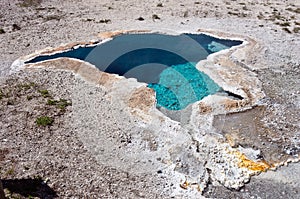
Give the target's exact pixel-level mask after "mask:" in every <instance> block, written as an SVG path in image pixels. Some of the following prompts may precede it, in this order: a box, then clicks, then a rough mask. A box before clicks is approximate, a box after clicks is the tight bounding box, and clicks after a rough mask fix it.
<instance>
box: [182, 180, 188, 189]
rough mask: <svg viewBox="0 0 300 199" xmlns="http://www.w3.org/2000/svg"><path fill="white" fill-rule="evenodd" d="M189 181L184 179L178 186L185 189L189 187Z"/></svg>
mask: <svg viewBox="0 0 300 199" xmlns="http://www.w3.org/2000/svg"><path fill="white" fill-rule="evenodd" d="M189 185H190V183H188V181H184V182H183V183H182V184H180V187H181V188H182V189H187V188H188V187H189Z"/></svg>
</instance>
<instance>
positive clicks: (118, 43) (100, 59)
mask: <svg viewBox="0 0 300 199" xmlns="http://www.w3.org/2000/svg"><path fill="white" fill-rule="evenodd" d="M241 43H242V42H241V41H236V40H224V39H218V38H214V37H211V36H208V35H204V34H181V35H176V36H174V35H164V34H156V33H149V34H123V35H120V36H116V37H115V38H113V39H111V40H108V41H105V42H103V43H100V44H99V45H96V46H85V47H78V48H73V49H70V50H68V51H65V52H58V53H55V54H51V55H41V56H38V57H35V58H34V59H32V60H29V61H27V62H25V63H37V62H41V61H45V60H49V59H55V58H60V57H69V58H75V59H80V60H83V61H86V62H89V63H91V64H93V65H95V66H96V67H97V68H98V69H99V70H101V71H104V72H107V73H114V74H118V75H121V76H125V77H127V78H136V79H137V80H138V81H139V82H145V83H147V84H148V87H149V88H152V89H154V90H155V92H156V99H157V106H158V107H164V108H166V109H169V110H181V109H184V108H185V107H187V106H188V105H189V104H191V103H194V102H196V101H199V100H201V99H202V98H204V97H205V96H208V95H210V94H214V93H216V92H218V91H219V90H220V89H221V88H220V87H219V86H218V85H217V84H216V83H215V82H214V81H213V80H212V79H210V78H209V77H208V76H207V75H206V74H204V73H202V72H200V71H199V70H197V69H196V67H195V66H196V63H198V62H199V61H200V60H203V59H206V57H207V56H208V55H209V54H211V53H215V52H218V51H220V50H224V49H228V48H230V47H232V46H236V45H240V44H241Z"/></svg>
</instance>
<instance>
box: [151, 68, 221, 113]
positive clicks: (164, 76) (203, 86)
mask: <svg viewBox="0 0 300 199" xmlns="http://www.w3.org/2000/svg"><path fill="white" fill-rule="evenodd" d="M195 65H196V63H193V62H188V63H186V64H178V65H174V66H171V67H169V68H167V69H165V70H164V71H162V73H161V74H160V75H159V82H158V83H152V84H149V85H148V87H149V88H152V89H154V90H155V92H156V99H157V105H158V106H159V107H165V108H167V109H169V110H181V109H183V108H185V107H187V106H188V105H189V104H191V103H194V102H196V101H199V100H201V99H203V98H204V97H205V96H208V95H210V94H214V93H216V92H217V91H219V90H220V89H221V88H220V87H219V86H218V85H217V84H216V83H215V82H214V81H213V80H211V79H210V78H209V77H208V76H207V75H206V74H205V73H202V72H200V71H199V70H197V69H196V67H195Z"/></svg>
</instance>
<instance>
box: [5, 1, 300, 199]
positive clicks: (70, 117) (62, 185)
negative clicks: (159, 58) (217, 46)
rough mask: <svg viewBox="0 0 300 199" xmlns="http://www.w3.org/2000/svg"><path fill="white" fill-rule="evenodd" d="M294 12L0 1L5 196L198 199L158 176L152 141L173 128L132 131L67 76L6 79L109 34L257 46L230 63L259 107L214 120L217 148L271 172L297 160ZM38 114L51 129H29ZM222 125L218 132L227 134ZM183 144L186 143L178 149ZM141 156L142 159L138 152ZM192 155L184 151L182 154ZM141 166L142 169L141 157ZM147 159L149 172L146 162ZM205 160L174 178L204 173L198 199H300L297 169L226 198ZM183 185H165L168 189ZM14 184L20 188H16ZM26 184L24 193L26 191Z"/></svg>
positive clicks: (262, 7) (112, 108)
mask: <svg viewBox="0 0 300 199" xmlns="http://www.w3.org/2000/svg"><path fill="white" fill-rule="evenodd" d="M299 9H300V4H299V1H297V0H289V1H275V0H265V1H239V0H235V1H229V0H227V1H226V0H218V1H208V0H204V1H179V0H176V1H167V0H166V1H165V0H161V1H156V0H153V1H147V3H145V2H144V3H142V5H141V2H139V1H137V0H126V1H106V0H103V1H97V0H87V1H80V0H78V1H74V0H66V1H57V0H48V1H46V0H44V1H43V0H22V1H17V0H12V1H4V0H2V1H1V2H0V33H1V34H0V41H1V46H2V48H1V49H0V54H1V56H0V58H1V59H0V76H1V85H0V88H1V92H2V94H7V93H10V94H9V95H3V96H2V94H1V93H0V94H1V95H0V96H2V98H3V100H1V101H0V102H1V103H0V109H1V115H0V118H1V121H0V122H1V127H0V143H1V145H0V152H1V153H0V169H1V170H0V171H1V173H0V176H1V179H2V181H3V184H4V188H6V195H7V196H10V197H12V196H22V197H28V195H30V196H34V197H38V198H53V197H55V196H57V197H59V198H83V197H86V198H170V197H175V198H185V197H187V198H197V197H201V196H200V193H199V192H197V191H196V192H195V191H193V190H189V189H188V190H185V189H183V188H180V186H179V182H178V183H177V181H176V180H172V174H173V173H172V172H171V173H168V172H167V170H168V169H164V167H165V165H166V164H165V163H164V161H163V160H164V155H165V152H164V151H163V149H165V148H163V147H161V146H160V144H156V142H155V140H158V138H157V137H155V136H158V135H156V134H155V133H156V131H157V132H161V133H165V132H164V131H169V132H172V131H173V130H170V129H171V128H177V127H176V125H177V124H176V125H175V123H174V122H170V125H171V126H172V127H171V126H170V129H168V128H167V127H157V126H155V124H151V125H153V126H151V127H148V126H147V124H142V125H141V124H140V123H141V121H139V120H138V119H136V118H134V117H128V115H126V113H124V112H126V111H124V112H123V110H121V109H120V107H118V106H117V105H114V103H113V101H112V100H111V99H110V97H109V95H107V92H108V90H105V89H104V88H102V87H99V86H95V85H93V84H90V83H88V82H85V81H83V80H82V79H80V78H78V77H77V76H76V75H74V74H73V73H71V72H67V71H61V70H60V71H53V70H38V71H30V72H28V71H27V72H21V73H19V74H13V75H11V76H8V73H9V70H10V66H11V64H12V62H13V61H14V60H16V59H17V58H19V57H20V56H24V55H28V54H30V53H33V52H34V51H36V50H40V49H43V48H46V47H49V46H50V47H57V46H59V45H60V44H62V43H71V42H75V41H90V40H92V39H97V35H98V33H101V32H106V31H114V30H144V29H150V30H168V32H175V31H176V32H196V31H197V30H198V29H201V30H213V31H218V32H229V33H234V34H239V35H244V36H248V37H251V38H253V39H254V40H255V41H257V42H258V43H259V46H260V48H259V49H258V50H259V52H260V53H259V54H255V56H252V55H251V54H249V55H248V56H247V58H246V59H243V60H238V61H239V62H240V63H242V64H244V65H246V66H247V69H250V70H252V71H253V72H254V73H255V74H256V75H257V77H258V79H259V80H260V81H261V82H262V88H263V91H264V92H265V94H266V97H265V98H263V99H262V100H261V101H260V102H259V104H256V105H262V106H263V107H264V108H263V110H262V109H260V108H259V109H253V110H251V111H249V112H247V111H246V112H243V113H233V114H226V115H222V114H221V115H219V116H216V117H215V118H214V128H216V129H219V130H218V132H219V133H221V134H223V135H224V136H225V137H227V138H228V136H229V137H231V138H233V140H234V143H233V145H235V146H239V145H240V146H243V147H250V148H253V149H255V150H256V149H259V150H260V151H261V152H262V155H263V156H264V159H266V160H267V161H269V162H271V163H272V162H281V161H285V160H287V159H289V158H293V159H296V158H298V155H299V151H300V143H299V140H300V129H299V128H300V127H299V121H300V115H299V109H300V95H299V85H300V82H299V79H300V78H299V77H300V74H299V73H300V57H299V49H300V40H299V38H300V10H299ZM237 59H239V58H237ZM31 82H34V84H31ZM128 85H131V84H128ZM43 89H44V90H45V89H47V90H48V91H49V93H50V96H46V97H45V96H43V95H42V94H41V92H40V90H43ZM128 90H129V91H131V90H130V88H128ZM28 98H31V99H30V100H28ZM49 99H54V100H59V99H66V100H68V101H69V102H72V106H67V107H66V108H65V109H64V110H63V111H62V110H61V109H60V108H57V106H52V105H49V104H48V100H49ZM45 114H47V115H49V116H50V117H52V118H54V123H53V125H52V126H50V127H48V126H46V127H41V126H37V125H36V123H35V121H36V118H38V117H40V116H42V115H45ZM237 118H239V119H237ZM253 118H256V119H253ZM257 118H258V119H257ZM95 120H96V121H97V123H95ZM220 121H221V124H222V126H221V127H220V125H219V124H220ZM224 121H227V122H225V126H224ZM168 124H169V123H168ZM143 125H144V127H141V126H143ZM145 126H147V127H145ZM160 128H161V129H163V130H161V129H160ZM180 128H181V127H180ZM188 128H189V127H187V128H186V129H188ZM247 128H248V129H247ZM99 129H100V130H99ZM165 129H166V130H165ZM182 129H183V130H182V132H186V131H189V130H184V129H185V127H182ZM232 129H234V131H231V130H232ZM253 129H255V130H253ZM174 132H179V131H177V130H174ZM140 135H144V136H141V137H140ZM154 135H155V136H154ZM171 135H172V134H170V136H171ZM173 136H174V137H176V135H173ZM166 137H167V136H166ZM183 137H184V136H183ZM178 138H179V137H178ZM189 139H190V138H189V136H186V137H184V138H182V141H185V140H189ZM99 140H101V142H99ZM141 140H142V141H143V142H142V141H141ZM170 140H172V139H171V138H170ZM174 140H175V139H174ZM174 140H173V141H174ZM135 142H141V143H142V144H141V143H139V144H137V143H135ZM87 143H89V144H87ZM101 145H102V146H101ZM141 145H143V146H144V148H139V147H140V146H141ZM157 145H158V146H157ZM165 145H168V144H165ZM207 145H210V146H204V145H203V149H200V151H201V154H202V153H203V154H202V155H203V156H207V154H209V152H208V151H211V149H212V148H214V147H215V148H218V146H214V147H212V145H213V144H212V143H210V144H207ZM217 145H218V144H217ZM178 146H179V145H178ZM183 146H185V145H184V144H181V145H180V147H183ZM193 146H194V145H193V144H190V145H189V144H186V147H187V148H188V147H191V150H193ZM101 147H102V149H101ZM172 149H173V148H172ZM139 150H142V151H147V153H148V151H149V154H150V155H149V157H148V156H147V157H146V155H145V154H146V152H145V153H141V154H142V155H141V154H139V152H138V151H139ZM198 150H199V149H198ZM153 151H154V152H153ZM174 151H176V150H174ZM152 152H153V153H152ZM187 153H189V151H187ZM128 154H130V155H128ZM153 154H154V155H153ZM170 154H171V159H170V160H171V161H174V162H176V158H177V157H175V155H178V154H179V152H174V153H173V154H175V155H174V157H173V156H172V153H171V152H170ZM190 154H192V152H190ZM143 155H145V158H143V157H141V156H143ZM129 156H131V157H129ZM208 156H209V155H208ZM122 157H124V159H123V160H122ZM197 157H198V156H197ZM139 158H140V159H139ZM147 158H148V159H147ZM144 159H146V160H147V161H145V162H143V161H144ZM206 160H208V162H209V160H211V158H208V159H201V160H198V161H199V162H197V161H196V163H195V161H194V160H190V159H189V160H188V161H187V162H188V163H189V164H190V167H191V168H189V169H190V170H189V171H188V172H185V171H183V170H184V169H177V171H178V172H179V173H181V174H183V176H184V175H185V174H186V175H187V176H188V175H191V173H192V172H191V171H195V170H196V171H198V170H197V169H195V168H196V167H197V166H199V171H200V172H204V173H203V176H204V177H203V179H201V180H203V182H205V183H202V184H203V186H204V185H205V186H204V187H201V188H204V190H202V196H203V197H212V198H232V197H235V198H283V197H284V198H299V197H300V195H299V194H300V193H299V191H298V190H299V187H300V185H299V176H300V169H299V163H294V164H290V165H289V166H283V167H282V168H279V169H278V170H277V171H268V172H266V173H263V174H260V175H258V176H254V177H252V178H251V181H250V183H249V184H246V185H245V186H242V188H239V191H237V190H229V189H226V188H224V186H225V187H227V188H228V186H229V185H226V182H227V181H224V182H223V181H222V179H219V178H218V176H217V175H216V176H214V174H209V173H210V172H213V173H214V170H212V171H210V169H209V168H214V167H213V166H212V167H210V166H209V163H208V164H207V165H206V163H204V162H205V161H206ZM151 161H152V163H151ZM149 162H150V163H149ZM146 168H148V169H146ZM159 168H160V169H159ZM207 168H208V169H207ZM175 170H176V169H175ZM181 177H182V176H180V175H178V176H176V175H174V178H181ZM22 179H23V180H24V179H25V180H27V181H25V183H24V181H22ZM180 180H184V178H183V179H180ZM236 181H238V179H236ZM174 183H175V184H174ZM176 183H177V184H176ZM25 184H32V186H29V188H28V190H25V191H24V187H25ZM202 184H201V186H202ZM242 184H243V183H242ZM13 187H14V188H13ZM21 187H22V188H21ZM32 187H34V189H33V190H32ZM229 188H230V187H229ZM178 190H179V191H178ZM266 190H269V191H266ZM9 191H10V192H11V193H8V192H9Z"/></svg>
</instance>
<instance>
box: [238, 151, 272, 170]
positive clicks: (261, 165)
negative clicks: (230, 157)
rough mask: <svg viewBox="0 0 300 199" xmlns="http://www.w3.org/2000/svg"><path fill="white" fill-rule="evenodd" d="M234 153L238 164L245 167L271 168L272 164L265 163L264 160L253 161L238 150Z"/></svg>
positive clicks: (253, 168) (252, 168) (254, 168)
mask: <svg viewBox="0 0 300 199" xmlns="http://www.w3.org/2000/svg"><path fill="white" fill-rule="evenodd" d="M234 155H236V156H237V157H238V158H239V162H238V166H239V167H243V168H247V169H249V170H251V171H261V172H264V171H267V170H268V169H270V168H272V165H270V164H269V163H267V162H266V161H265V160H259V161H253V160H250V159H249V158H247V156H246V155H245V154H243V153H241V152H239V151H235V152H234Z"/></svg>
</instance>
